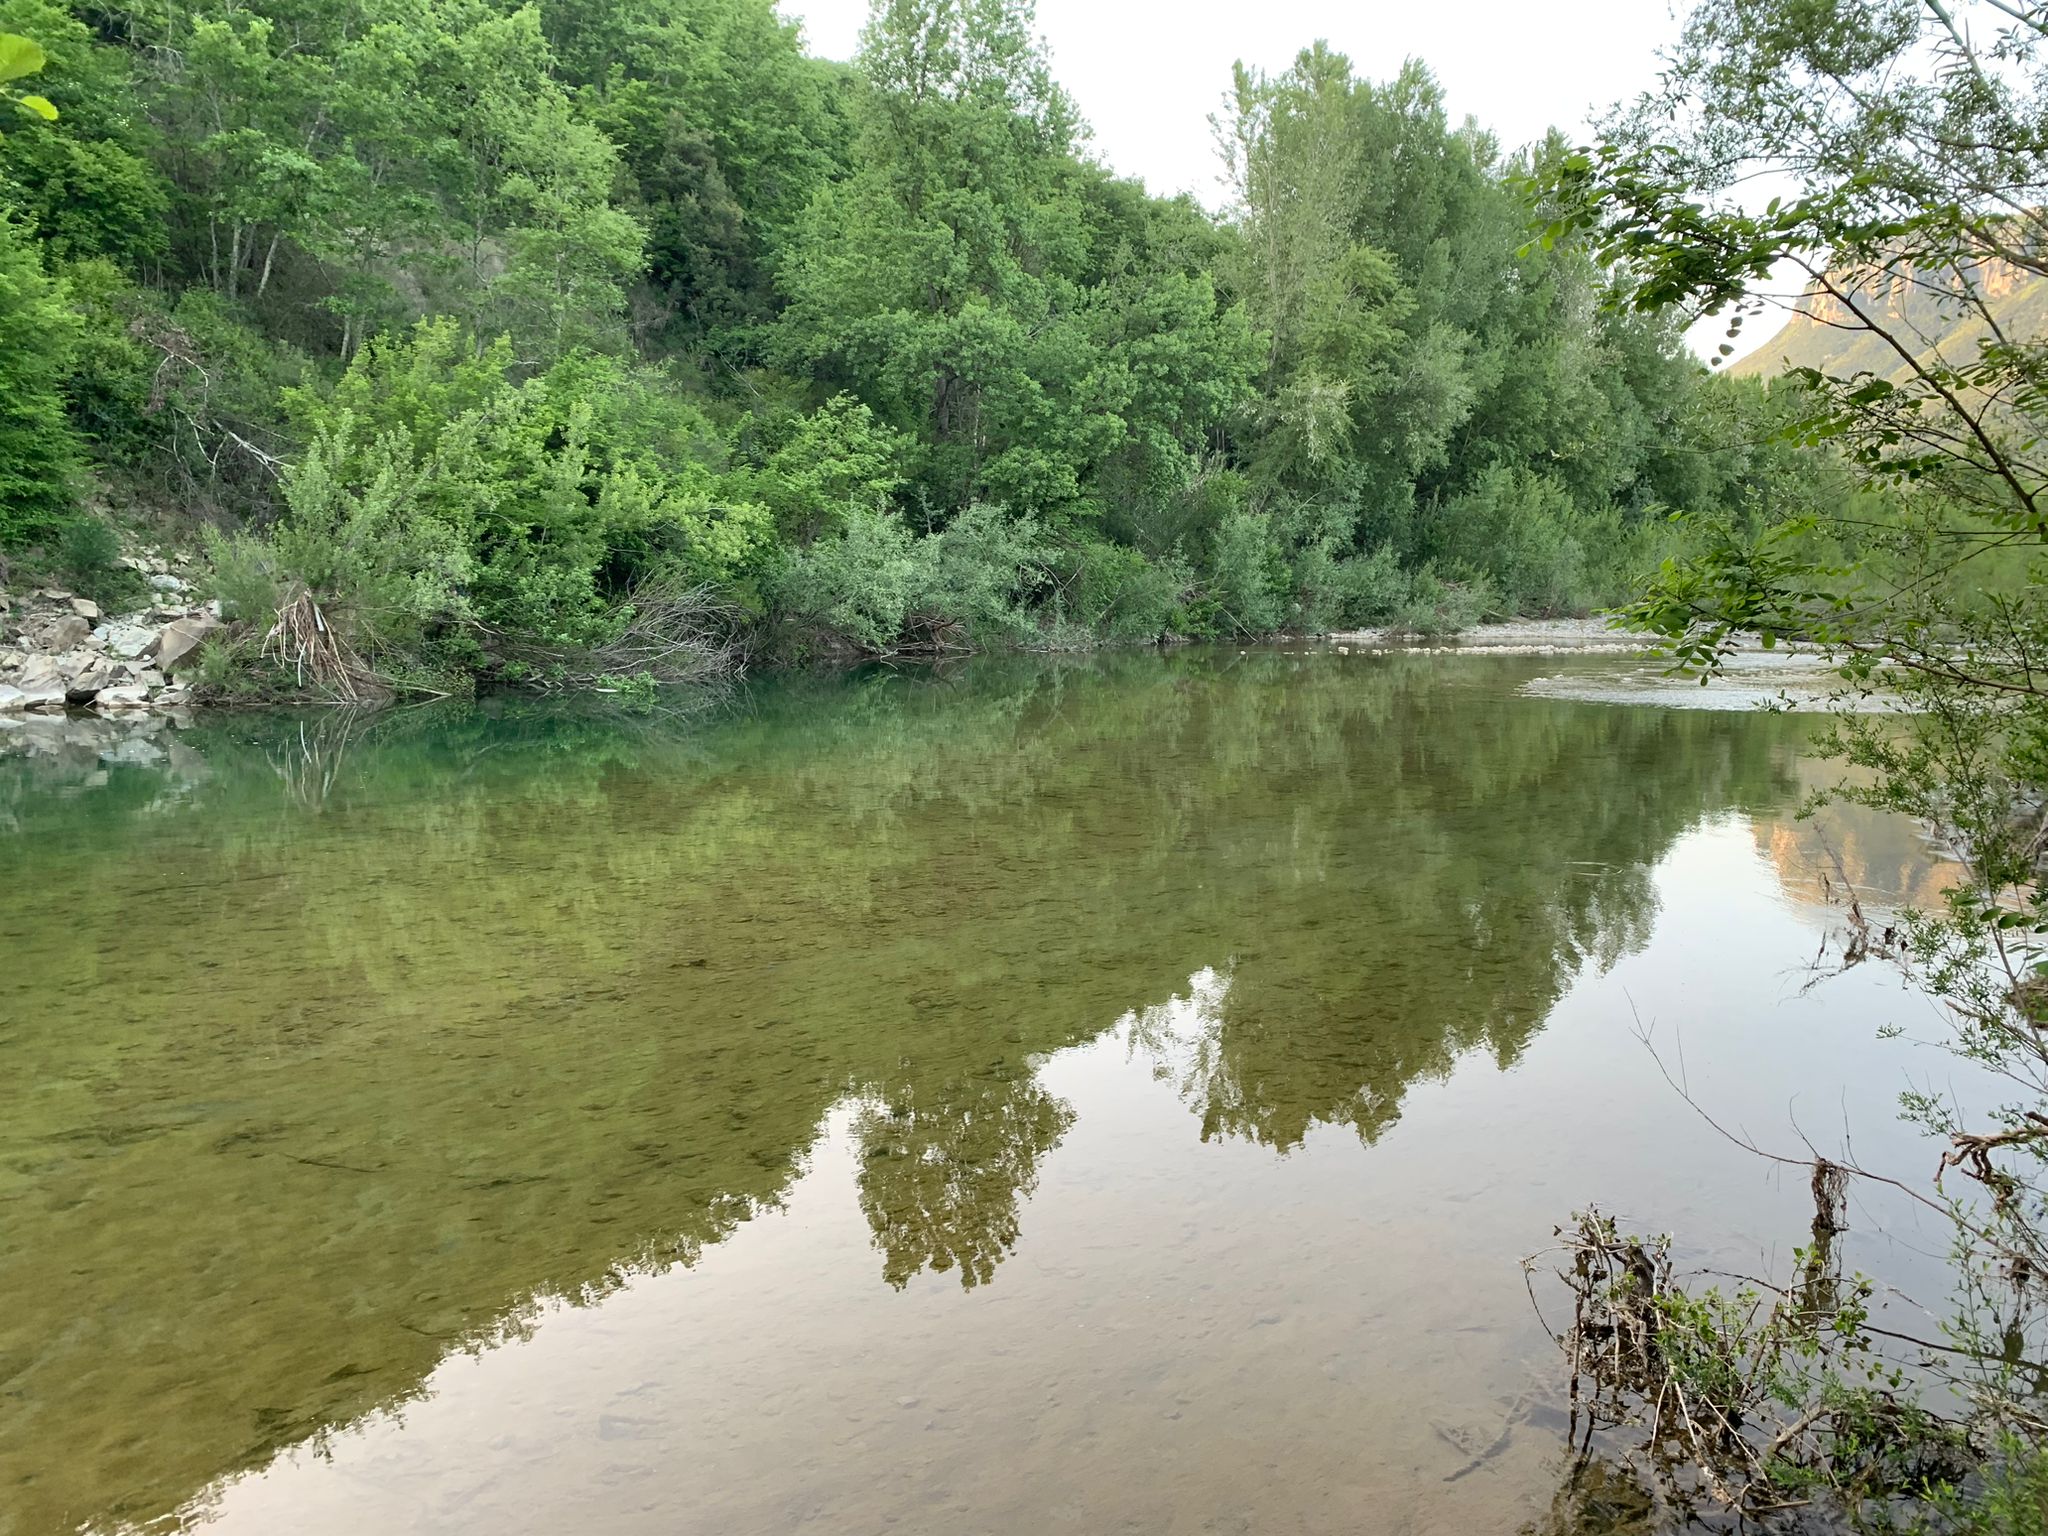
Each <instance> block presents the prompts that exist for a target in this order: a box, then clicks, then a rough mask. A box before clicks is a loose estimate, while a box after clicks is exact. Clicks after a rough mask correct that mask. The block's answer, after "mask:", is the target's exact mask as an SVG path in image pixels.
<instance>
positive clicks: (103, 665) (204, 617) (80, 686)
mask: <svg viewBox="0 0 2048 1536" xmlns="http://www.w3.org/2000/svg"><path fill="white" fill-rule="evenodd" d="M122 563H123V564H124V565H125V566H127V567H128V569H130V570H131V571H133V572H134V573H135V574H136V576H138V577H139V578H140V583H139V584H140V585H141V586H143V587H145V588H146V589H147V590H148V592H149V594H150V595H149V597H148V599H147V601H146V602H145V603H144V605H143V606H141V607H128V605H123V606H124V608H127V611H125V612H120V613H108V612H105V611H103V610H102V608H101V606H100V605H99V604H98V603H96V602H94V601H93V600H92V599H90V598H87V597H82V596H79V595H78V594H76V593H73V592H69V591H65V590H64V589H62V588H59V587H38V588H35V589H34V590H31V591H28V592H23V593H16V594H12V595H10V594H6V593H0V718H5V717H8V716H19V715H23V714H29V713H41V714H63V713H66V712H68V711H75V710H82V711H90V712H92V713H94V714H97V715H101V716H105V717H107V718H111V719H120V718H122V717H125V716H140V715H147V714H152V713H163V712H167V711H175V710H179V709H182V708H184V707H185V706H186V705H187V704H189V703H190V702H191V697H192V695H191V690H190V688H189V687H188V686H187V682H188V679H189V674H190V671H191V668H192V667H193V666H194V665H195V664H196V663H197V661H198V658H199V650H200V645H201V643H202V642H203V641H204V640H205V639H206V638H207V636H209V635H210V634H212V633H213V632H214V631H215V630H217V629H219V628H220V605H219V604H218V603H215V602H200V601H197V600H196V594H195V593H194V591H193V589H192V586H191V584H190V583H189V582H188V581H187V580H186V579H185V578H184V577H183V576H181V575H178V574H177V573H176V572H174V571H172V570H171V569H170V568H169V566H168V564H167V563H166V562H165V561H163V560H162V559H159V558H155V557H151V556H131V557H128V558H126V559H124V560H123V562H122Z"/></svg>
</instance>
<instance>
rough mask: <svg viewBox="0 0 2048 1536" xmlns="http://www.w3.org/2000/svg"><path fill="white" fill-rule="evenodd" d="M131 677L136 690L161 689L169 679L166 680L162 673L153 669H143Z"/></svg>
mask: <svg viewBox="0 0 2048 1536" xmlns="http://www.w3.org/2000/svg"><path fill="white" fill-rule="evenodd" d="M131 675H132V676H133V677H134V679H135V686H136V687H138V688H150V689H156V688H161V687H163V685H164V684H165V683H166V682H168V681H169V679H168V678H166V677H165V676H164V675H163V673H161V672H159V671H157V669H156V668H155V667H144V668H143V669H142V670H141V671H140V672H136V673H133V674H131Z"/></svg>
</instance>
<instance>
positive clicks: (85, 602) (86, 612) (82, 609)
mask: <svg viewBox="0 0 2048 1536" xmlns="http://www.w3.org/2000/svg"><path fill="white" fill-rule="evenodd" d="M71 611H72V612H73V613H75V614H77V615H78V617H79V618H81V619H84V620H86V621H87V622H89V623H97V622H98V621H99V616H100V605H99V604H98V603H96V602H94V601H93V600H92V599H91V598H89V597H74V598H73V599H71Z"/></svg>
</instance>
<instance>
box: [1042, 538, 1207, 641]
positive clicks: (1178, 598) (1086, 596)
mask: <svg viewBox="0 0 2048 1536" xmlns="http://www.w3.org/2000/svg"><path fill="white" fill-rule="evenodd" d="M1065 565H1066V566H1067V568H1068V572H1069V574H1068V575H1067V576H1066V578H1065V584H1064V591H1065V600H1064V606H1065V608H1066V611H1067V616H1068V617H1069V618H1070V619H1071V620H1072V621H1074V622H1076V623H1078V624H1079V625H1081V626H1082V627H1083V629H1084V630H1085V631H1086V632H1087V633H1088V634H1089V635H1090V636H1093V637H1096V638H1100V639H1103V640H1107V641H1111V642H1116V641H1126V642H1128V641H1147V640H1157V639H1159V638H1160V636H1162V635H1165V634H1168V633H1170V632H1171V631H1172V630H1173V629H1174V628H1175V623H1174V618H1175V612H1176V610H1178V609H1179V608H1180V606H1181V604H1182V603H1183V602H1185V601H1186V599H1187V596H1188V593H1189V590H1190V589H1191V588H1192V587H1193V586H1194V573H1193V571H1191V570H1190V569H1189V567H1188V564H1187V562H1186V561H1185V560H1182V559H1181V558H1180V556H1178V555H1173V554H1169V555H1165V556H1162V557H1161V558H1160V559H1158V560H1147V559H1146V558H1145V557H1144V555H1142V554H1140V553H1139V552H1138V551H1137V550H1135V549H1130V548H1128V547H1126V546H1124V545H1121V544H1104V543H1092V542H1091V543H1085V544H1081V545H1079V546H1077V547H1075V548H1074V549H1072V550H1070V551H1068V552H1067V555H1066V557H1065Z"/></svg>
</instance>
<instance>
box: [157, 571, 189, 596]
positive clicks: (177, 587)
mask: <svg viewBox="0 0 2048 1536" xmlns="http://www.w3.org/2000/svg"><path fill="white" fill-rule="evenodd" d="M149 584H150V586H152V587H154V588H155V589H156V590H157V591H159V592H185V591H189V590H190V588H189V587H187V585H186V584H185V583H184V582H182V581H180V580H179V579H178V578H177V577H175V576H170V575H166V574H165V573H163V572H161V571H159V572H158V573H157V574H156V575H154V576H151V577H150V578H149Z"/></svg>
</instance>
